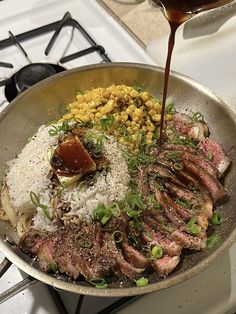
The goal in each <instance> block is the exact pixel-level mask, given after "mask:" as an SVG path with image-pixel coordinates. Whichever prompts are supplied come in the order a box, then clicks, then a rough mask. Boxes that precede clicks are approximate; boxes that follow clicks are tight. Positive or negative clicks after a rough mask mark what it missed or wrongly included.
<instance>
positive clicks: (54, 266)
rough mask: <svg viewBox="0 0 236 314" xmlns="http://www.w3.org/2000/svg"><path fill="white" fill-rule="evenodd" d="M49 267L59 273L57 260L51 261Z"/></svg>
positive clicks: (54, 272)
mask: <svg viewBox="0 0 236 314" xmlns="http://www.w3.org/2000/svg"><path fill="white" fill-rule="evenodd" d="M49 268H50V271H51V272H52V273H53V274H56V273H57V270H58V269H57V264H56V262H55V261H51V262H49Z"/></svg>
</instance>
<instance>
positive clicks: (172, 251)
mask: <svg viewBox="0 0 236 314" xmlns="http://www.w3.org/2000/svg"><path fill="white" fill-rule="evenodd" d="M144 227H145V229H146V230H147V231H148V234H147V233H144V232H143V239H144V240H145V241H146V242H147V243H148V247H152V246H153V245H159V246H161V247H162V249H163V250H164V252H165V253H166V254H168V255H170V256H176V255H180V254H181V250H182V246H180V245H179V244H177V243H176V242H174V241H173V240H170V239H168V238H167V237H166V236H164V235H163V234H161V233H160V232H159V231H153V228H152V227H151V226H150V225H149V224H148V223H146V224H144ZM149 234H150V235H149Z"/></svg>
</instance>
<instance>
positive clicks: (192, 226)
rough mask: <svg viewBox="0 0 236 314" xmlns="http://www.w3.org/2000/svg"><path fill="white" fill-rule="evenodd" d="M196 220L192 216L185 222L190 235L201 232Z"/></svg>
mask: <svg viewBox="0 0 236 314" xmlns="http://www.w3.org/2000/svg"><path fill="white" fill-rule="evenodd" d="M196 222H197V218H196V217H193V218H192V219H190V220H189V222H188V223H187V231H188V232H189V233H190V234H192V235H196V234H199V233H200V232H201V227H200V226H199V225H197V224H196Z"/></svg>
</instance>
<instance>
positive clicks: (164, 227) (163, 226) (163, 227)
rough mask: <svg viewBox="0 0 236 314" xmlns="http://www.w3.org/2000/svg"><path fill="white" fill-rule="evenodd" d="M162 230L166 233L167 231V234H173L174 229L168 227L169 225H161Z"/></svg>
mask: <svg viewBox="0 0 236 314" xmlns="http://www.w3.org/2000/svg"><path fill="white" fill-rule="evenodd" d="M161 228H162V229H163V230H165V231H167V232H173V228H172V227H171V226H170V225H168V224H164V223H163V224H162V225H161Z"/></svg>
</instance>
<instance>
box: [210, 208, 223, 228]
mask: <svg viewBox="0 0 236 314" xmlns="http://www.w3.org/2000/svg"><path fill="white" fill-rule="evenodd" d="M211 222H212V223H213V225H220V224H221V223H222V217H221V214H220V213H219V212H218V211H215V212H214V213H213V215H212V217H211Z"/></svg>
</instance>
